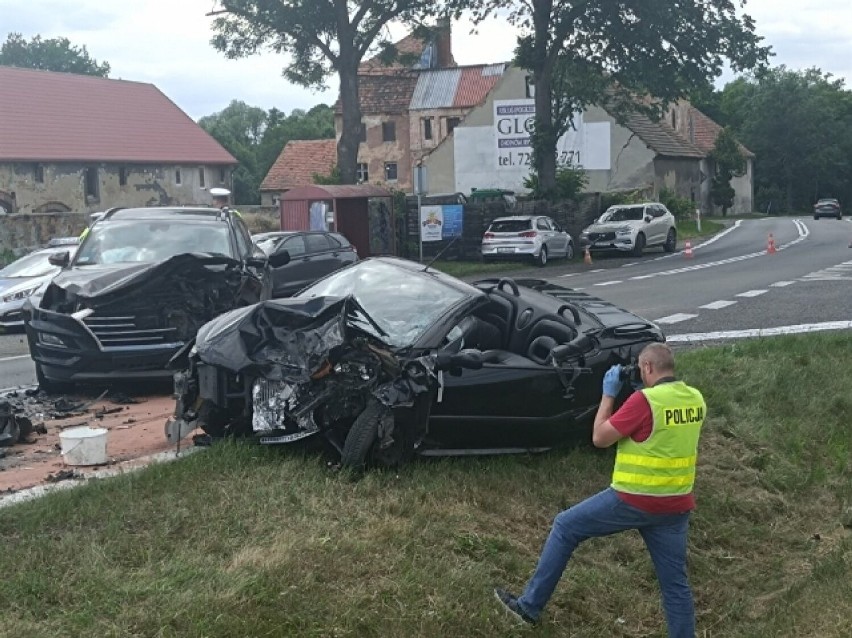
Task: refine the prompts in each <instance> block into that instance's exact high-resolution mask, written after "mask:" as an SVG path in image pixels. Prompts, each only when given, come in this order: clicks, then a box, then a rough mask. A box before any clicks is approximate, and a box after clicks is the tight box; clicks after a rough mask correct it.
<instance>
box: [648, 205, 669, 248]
mask: <svg viewBox="0 0 852 638" xmlns="http://www.w3.org/2000/svg"><path fill="white" fill-rule="evenodd" d="M651 225H652V226H653V228H654V243H655V244H663V243H665V241H666V232H667V231H668V226H667V224H666V209H665V208H663V207H662V206H661V205H660V204H655V205H654V206H652V207H651Z"/></svg>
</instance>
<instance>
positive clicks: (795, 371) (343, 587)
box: [0, 333, 852, 638]
mask: <svg viewBox="0 0 852 638" xmlns="http://www.w3.org/2000/svg"><path fill="white" fill-rule="evenodd" d="M678 356H679V369H680V375H681V376H682V377H683V378H685V379H686V380H687V381H689V382H691V383H693V384H695V385H696V386H698V387H699V388H701V389H702V390H703V391H704V393H705V396H706V398H707V402H708V406H709V419H708V421H707V423H706V431H705V433H704V435H703V438H702V445H701V453H700V459H699V477H698V483H697V493H698V499H699V509H698V510H697V511H696V513H695V515H694V517H693V524H692V530H691V536H690V571H691V580H692V582H693V586H694V589H695V594H696V607H697V613H698V628H699V635H701V636H703V637H707V638H710V637H716V636H719V637H722V636H724V637H725V638H729V637H743V638H746V637H748V638H754V637H760V636H767V637H768V636H773V637H791V638H792V637H800V636H820V637H821V638H845V637H846V636H849V635H852V578H850V573H852V538H850V533H849V530H848V529H844V527H843V525H842V523H841V520H842V517H843V512H842V504H844V503H845V504H846V505H847V506H848V505H849V504H850V503H852V500H850V499H852V465H850V452H852V450H850V446H852V439H850V436H849V422H848V414H849V412H850V409H852V398H850V397H852V395H850V393H849V391H848V388H849V387H850V383H851V382H852V374H850V372H849V366H848V362H849V361H850V359H851V358H852V339H850V336H849V334H848V333H842V334H834V335H831V334H825V335H817V336H797V337H786V338H777V339H771V340H770V339H766V340H758V341H753V342H748V343H738V344H736V345H733V346H729V347H722V348H715V349H705V350H698V351H692V352H683V353H680V354H679V355H678ZM611 468H612V453H611V451H604V452H600V451H594V450H593V449H591V448H590V447H585V446H582V447H579V448H577V449H568V450H558V451H554V452H551V453H549V454H546V455H540V456H521V457H510V458H493V459H466V460H458V459H456V460H443V461H437V462H417V463H415V464H413V465H411V466H409V467H406V468H404V469H402V470H401V471H400V472H399V473H388V472H373V473H369V474H368V475H367V476H365V477H364V478H363V479H361V480H357V481H356V480H352V479H351V478H350V477H348V476H346V475H343V474H338V473H332V472H330V471H329V470H328V469H327V468H326V466H325V465H324V463H323V462H322V460H321V459H320V458H318V457H317V456H314V455H312V454H310V453H294V451H292V450H288V449H286V448H284V449H280V448H279V449H263V448H259V447H256V446H253V445H249V444H234V443H230V444H223V445H218V446H215V447H213V448H212V449H210V450H209V451H208V452H206V453H204V454H198V455H194V456H191V457H189V458H187V459H185V460H183V461H181V462H179V463H172V464H168V465H162V466H157V467H152V468H149V469H147V470H145V471H142V472H140V473H138V474H134V475H130V476H126V477H122V478H117V479H109V480H104V481H98V482H94V483H91V484H90V485H88V486H86V487H84V488H79V489H74V490H71V491H68V492H62V493H55V494H52V495H49V496H48V497H46V498H43V499H41V500H39V501H35V502H30V503H26V504H22V505H17V506H14V507H11V508H7V509H5V510H2V511H0V537H2V538H3V541H4V542H3V551H2V552H0V573H2V574H3V578H2V579H0V599H2V600H3V606H2V612H0V635H2V636H59V635H61V636H92V635H96V636H116V637H118V636H122V637H124V636H163V637H169V636H175V637H177V636H181V637H183V636H208V637H218V636H223V637H224V636H358V637H361V636H401V637H402V636H404V637H412V636H424V637H426V636H428V637H433V636H452V637H455V636H489V637H490V636H495V635H500V636H504V635H522V633H523V632H522V631H521V630H515V629H513V628H512V627H511V626H510V624H509V622H508V621H507V619H506V617H505V616H504V615H503V613H502V612H501V611H500V610H499V609H498V608H497V606H496V604H495V603H494V600H493V598H492V594H491V588H492V587H493V586H494V585H495V584H506V585H508V586H510V587H512V588H513V589H518V588H520V587H521V586H522V585H523V583H524V582H525V579H526V578H527V577H528V576H529V574H530V571H531V569H532V568H533V566H534V563H535V560H536V558H537V555H538V551H539V549H540V547H541V543H542V541H543V540H544V537H545V535H546V533H547V530H548V528H549V525H550V522H551V520H552V517H553V515H554V514H555V513H556V512H557V511H558V510H559V509H561V508H564V507H566V506H568V505H569V504H571V503H573V502H576V501H577V500H579V499H582V498H584V497H585V496H588V495H589V494H591V493H593V492H595V491H597V490H598V489H600V488H602V487H604V486H605V485H606V484H607V483H608V481H609V473H610V471H611ZM662 624H663V620H662V614H661V611H660V609H659V599H658V592H657V586H656V583H655V580H654V574H653V571H652V568H651V565H650V562H649V559H648V556H647V553H646V552H645V550H644V547H643V545H642V542H641V540H640V538H639V536H638V535H636V534H634V533H628V534H621V535H618V536H615V537H611V538H607V539H598V540H595V541H590V542H589V543H587V544H585V545H584V546H583V547H582V548H580V550H578V552H577V553H576V554H575V557H574V559H573V560H572V562H571V564H570V566H569V569H568V571H567V573H566V577H565V578H564V579H563V582H562V583H561V584H560V586H559V588H558V589H557V592H556V595H555V596H554V598H553V600H552V602H551V605H550V606H549V608H548V612H547V614H546V619H545V623H544V624H543V626H542V627H541V628H540V629H538V630H536V632H535V633H536V635H537V636H566V635H570V636H583V637H587V638H592V637H599V636H632V637H637V638H638V637H640V636H643V637H645V636H662V635H664V631H663V629H662Z"/></svg>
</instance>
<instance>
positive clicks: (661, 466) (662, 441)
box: [494, 343, 707, 638]
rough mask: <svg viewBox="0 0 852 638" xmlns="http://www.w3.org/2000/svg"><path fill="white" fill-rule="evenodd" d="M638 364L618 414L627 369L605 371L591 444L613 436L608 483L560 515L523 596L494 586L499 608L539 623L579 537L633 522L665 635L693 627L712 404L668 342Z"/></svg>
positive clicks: (682, 637) (688, 637)
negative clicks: (698, 471) (693, 560)
mask: <svg viewBox="0 0 852 638" xmlns="http://www.w3.org/2000/svg"><path fill="white" fill-rule="evenodd" d="M637 365H638V366H639V372H640V375H641V379H642V388H641V389H640V390H639V391H638V392H634V393H633V394H632V395H630V397H629V398H628V399H627V400H626V401H625V402H624V404H623V405H622V406H621V408H619V409H618V411H616V412H615V413H613V411H614V409H615V398H616V397H617V396H618V394H619V393H620V392H621V388H622V385H623V383H624V380H623V379H622V376H623V375H622V368H621V366H618V365H616V366H613V367H612V368H610V369H609V370H608V371H607V373H606V375H604V379H603V397H602V399H601V403H600V406H599V407H598V412H597V415H596V416H595V421H594V428H593V432H592V442H593V443H594V445H595V446H597V447H600V448H604V447H609V446H611V445H613V444H617V448H616V449H617V452H616V456H615V467H614V468H613V473H612V484H611V485H610V487H609V488H607V489H605V490H603V491H602V492H599V493H598V494H596V495H594V496H592V497H590V498H588V499H586V500H585V501H583V502H581V503H579V504H577V505H575V506H573V507H571V508H569V509H567V510H565V511H563V512H560V513H559V514H558V515H557V516H556V518H555V519H554V521H553V527H552V528H551V531H550V535H549V536H548V538H547V541H546V542H545V544H544V549H543V550H542V552H541V557H540V558H539V561H538V566H537V567H536V570H535V573H533V575H532V577H531V578H530V580H529V582H528V583H527V585H526V588H525V589H524V591H523V593H522V594H521V595H520V596H517V597H516V596H513V595H512V594H510V593H509V592H507V591H505V590H503V589H495V590H494V593H495V595H496V596H497V598H498V600H499V601H500V602H501V603H502V604H503V606H504V607H505V608H506V609H507V610H508V611H509V612H511V613H512V614H513V615H514V616H515V617H516V618H517V619H519V620H521V621H523V622H526V623H530V624H535V623H537V622H538V620H539V616H540V614H541V612H542V610H543V609H544V606H545V605H546V604H547V601H548V600H550V597H551V595H552V594H553V591H554V589H556V584H557V583H558V582H559V579H560V578H561V577H562V572H563V571H564V570H565V567H566V565H567V564H568V560H569V559H570V558H571V554H572V553H573V551H574V549H576V547H577V546H578V545H579V544H580V543H582V542H583V541H585V540H587V539H589V538H594V537H599V536H609V535H611V534H615V533H617V532H622V531H624V530H629V529H635V530H638V531H639V534H641V536H642V539H643V540H644V541H645V546H646V547H647V548H648V552H649V553H650V555H651V560H652V561H653V563H654V569H655V570H656V573H657V580H658V581H659V583H660V590H661V592H662V599H663V608H664V609H665V614H666V622H667V625H668V635H669V636H670V638H693V637H694V635H695V609H694V605H693V601H692V591H691V590H690V587H689V581H688V579H687V574H686V545H687V542H686V541H687V529H688V527H689V515H690V512H691V511H692V510H693V509H694V508H695V497H694V495H693V493H692V487H693V483H694V481H695V466H696V459H697V452H698V438H699V435H700V433H701V426H702V424H703V423H704V418H705V414H706V411H707V406H706V404H705V402H704V398H703V397H702V396H701V393H700V392H699V391H698V390H696V389H695V388H692V387H690V386H688V385H686V384H685V383H684V382H682V381H678V380H676V379H675V377H674V355H673V354H672V351H671V349H670V348H669V347H668V346H667V345H665V344H662V343H652V344H650V345H648V346H646V347H645V348H644V349H643V350H642V352H641V353H640V354H639V359H638V364H637Z"/></svg>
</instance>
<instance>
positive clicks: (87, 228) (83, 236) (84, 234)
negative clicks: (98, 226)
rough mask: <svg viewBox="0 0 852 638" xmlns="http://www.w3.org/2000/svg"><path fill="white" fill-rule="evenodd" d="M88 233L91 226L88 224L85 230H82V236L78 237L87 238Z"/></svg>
mask: <svg viewBox="0 0 852 638" xmlns="http://www.w3.org/2000/svg"><path fill="white" fill-rule="evenodd" d="M88 234H89V227H88V226H86V227H85V228H84V229H83V232H82V233H80V236H79V237H78V238H77V239H78V240H79V241H83V240H84V239H86V235H88Z"/></svg>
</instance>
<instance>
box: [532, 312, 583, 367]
mask: <svg viewBox="0 0 852 638" xmlns="http://www.w3.org/2000/svg"><path fill="white" fill-rule="evenodd" d="M576 336H577V333H576V331H575V330H573V329H572V328H571V327H570V326H567V325H566V324H564V323H562V322H561V321H557V320H555V319H547V318H545V319H540V320H539V321H538V322H537V323H536V324H535V325H534V326H533V328H532V330H531V331H530V336H529V341H528V345H527V349H526V356H527V357H528V358H529V359H531V360H532V361H535V362H536V363H538V364H541V365H545V364H548V363H550V352H551V350H552V349H553V348H554V347H556V346H558V345H560V344H563V343H568V342H570V341H571V340H573V339H574V337H576Z"/></svg>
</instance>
